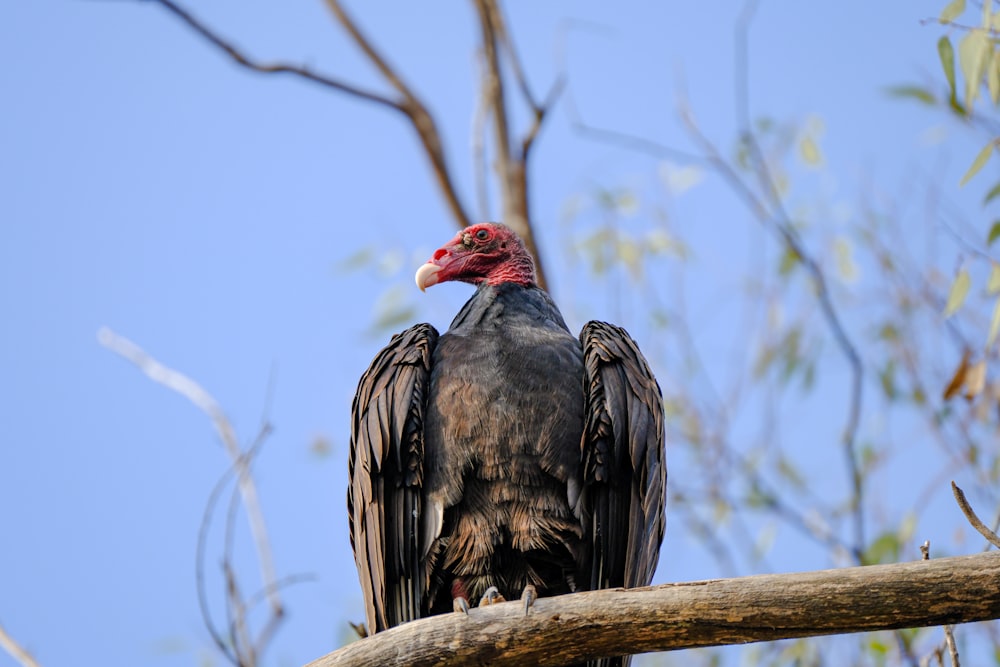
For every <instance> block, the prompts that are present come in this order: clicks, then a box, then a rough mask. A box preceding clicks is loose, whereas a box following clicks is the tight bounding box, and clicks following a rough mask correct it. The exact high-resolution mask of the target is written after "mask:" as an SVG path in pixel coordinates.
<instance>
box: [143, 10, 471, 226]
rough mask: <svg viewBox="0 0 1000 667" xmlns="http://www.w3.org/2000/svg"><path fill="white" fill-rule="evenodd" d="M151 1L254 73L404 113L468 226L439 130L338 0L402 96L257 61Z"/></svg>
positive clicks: (359, 40)
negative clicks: (285, 77)
mask: <svg viewBox="0 0 1000 667" xmlns="http://www.w3.org/2000/svg"><path fill="white" fill-rule="evenodd" d="M154 1H155V2H157V3H159V4H160V5H162V6H163V7H165V8H166V9H168V10H169V11H170V12H171V13H172V14H174V15H175V16H177V17H178V18H180V19H181V20H182V21H183V22H184V23H185V24H187V25H188V27H190V28H191V29H192V30H194V31H195V32H196V33H198V34H199V35H201V36H202V37H203V38H205V39H206V40H207V41H208V42H209V43H211V44H213V45H214V46H216V47H217V48H219V49H221V50H222V51H223V52H225V53H226V54H227V55H228V56H229V57H230V58H232V60H233V61H234V62H236V63H238V64H240V65H242V66H243V67H246V68H247V69H250V70H253V71H254V72H260V73H262V74H291V75H293V76H297V77H299V78H302V79H305V80H307V81H310V82H312V83H316V84H319V85H321V86H324V87H326V88H330V89H333V90H336V91H338V92H341V93H346V94H347V95H351V96H352V97H357V98H358V99H361V100H364V101H367V102H372V103H374V104H377V105H380V106H383V107H387V108H389V109H392V110H394V111H397V112H399V113H401V114H403V115H405V116H406V117H407V118H408V119H409V121H410V124H411V125H412V126H413V129H414V130H415V131H416V133H417V136H418V137H419V138H420V142H421V144H422V145H423V148H424V152H425V153H426V154H427V157H428V159H429V160H430V162H431V168H432V171H433V172H434V176H435V178H436V179H437V182H438V186H439V187H440V189H441V192H442V194H443V195H444V197H445V201H446V202H447V204H448V208H449V209H450V210H451V213H452V215H453V216H454V218H455V221H456V223H457V224H458V226H459V227H460V228H461V227H467V226H468V225H469V224H470V220H471V218H469V216H468V214H467V213H466V211H465V207H464V206H463V205H462V202H461V199H460V197H459V196H458V191H457V189H456V188H455V184H454V181H453V179H452V177H451V172H450V171H449V169H448V164H447V160H446V159H445V154H444V148H443V146H442V142H441V138H440V133H439V132H438V130H437V126H436V124H435V122H434V119H433V117H432V116H431V114H430V113H429V112H428V111H427V108H426V107H425V106H424V105H423V103H422V102H421V101H420V100H419V99H418V98H417V96H416V95H415V94H414V93H413V91H412V90H411V89H410V88H409V87H408V86H407V85H406V84H405V83H404V82H403V80H402V78H401V77H400V76H399V75H398V74H397V73H396V72H395V70H393V69H392V67H390V66H389V65H388V63H387V62H386V60H385V59H384V58H383V57H382V56H381V55H380V54H379V52H378V51H377V50H375V48H374V47H373V46H372V45H371V43H370V42H369V41H368V39H367V38H366V37H365V35H364V34H363V33H362V32H361V31H360V29H359V28H358V27H357V24H355V23H354V21H353V20H352V19H351V18H350V17H349V16H348V15H347V14H346V12H344V10H343V8H342V7H341V5H340V3H339V2H338V1H337V0H325V1H326V4H327V6H328V7H329V8H330V9H331V11H333V13H334V15H335V16H336V17H337V19H338V20H339V21H340V23H341V25H343V26H344V28H345V29H346V30H347V32H348V34H350V35H351V38H352V39H353V40H354V41H355V43H356V44H357V45H358V47H359V48H361V50H362V51H363V52H364V53H365V55H366V56H368V58H369V60H371V61H372V63H373V64H374V65H375V66H376V67H377V68H378V70H379V72H381V74H382V76H383V77H384V78H385V79H386V81H387V82H388V83H389V84H390V85H391V86H392V87H393V88H395V89H396V91H397V92H398V93H399V94H400V96H401V99H398V100H397V99H392V98H391V97H388V96H386V95H382V94H379V93H376V92H373V91H370V90H366V89H364V88H361V87H360V86H356V85H354V84H350V83H347V82H345V81H342V80H340V79H337V78H335V77H332V76H329V75H326V74H318V73H316V72H313V71H312V70H310V69H309V68H308V67H306V66H304V65H293V64H289V63H261V62H258V61H257V60H255V59H253V58H251V57H250V56H248V55H246V54H245V53H244V52H243V51H241V50H240V49H238V48H236V47H235V46H234V45H233V44H232V43H231V42H229V41H228V40H225V39H223V38H222V37H221V36H220V35H219V34H218V33H216V32H215V31H214V30H212V29H211V28H209V27H208V26H207V25H205V24H204V23H202V22H201V21H200V20H198V19H197V18H195V17H194V15H192V14H191V13H190V12H189V11H187V10H186V9H184V8H183V7H181V6H180V5H179V4H177V3H176V2H174V1H173V0H154Z"/></svg>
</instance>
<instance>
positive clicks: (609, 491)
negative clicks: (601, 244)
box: [580, 322, 667, 589]
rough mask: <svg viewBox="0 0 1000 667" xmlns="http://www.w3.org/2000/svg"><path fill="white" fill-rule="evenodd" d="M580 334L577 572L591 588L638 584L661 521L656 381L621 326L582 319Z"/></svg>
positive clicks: (648, 574)
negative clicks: (585, 556) (587, 548)
mask: <svg viewBox="0 0 1000 667" xmlns="http://www.w3.org/2000/svg"><path fill="white" fill-rule="evenodd" d="M580 342H581V343H582V344H583V354H584V366H585V371H584V373H585V376H584V377H585V379H584V387H585V393H586V424H585V426H584V435H583V442H582V452H581V454H582V456H583V466H584V496H583V498H584V503H585V507H584V517H585V522H586V525H585V528H586V530H587V532H588V539H589V540H590V541H591V546H592V552H591V554H590V559H589V562H588V561H585V562H584V564H583V568H584V571H583V573H582V574H583V576H584V577H586V576H587V575H588V574H589V575H590V587H591V588H592V589H596V588H610V587H617V586H625V587H628V588H631V587H635V586H645V585H647V584H649V582H650V580H651V579H652V578H653V572H654V571H655V570H656V563H657V561H658V560H659V553H660V543H661V542H662V541H663V529H664V523H665V520H664V514H663V510H664V499H665V493H666V486H667V469H666V464H665V461H664V452H663V400H662V395H661V393H660V387H659V385H658V384H657V383H656V379H655V378H654V377H653V374H652V372H650V370H649V366H648V364H647V363H646V360H645V358H644V357H643V356H642V353H641V352H639V348H638V347H637V346H636V344H635V341H633V340H632V338H631V337H630V336H629V335H628V333H627V332H626V331H625V330H624V329H622V328H620V327H616V326H613V325H610V324H606V323H604V322H588V323H587V325H586V326H584V328H583V331H582V332H581V333H580Z"/></svg>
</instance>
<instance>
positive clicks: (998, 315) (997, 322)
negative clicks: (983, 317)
mask: <svg viewBox="0 0 1000 667" xmlns="http://www.w3.org/2000/svg"><path fill="white" fill-rule="evenodd" d="M998 331H1000V297H997V302H996V303H995V304H994V305H993V319H991V320H990V333H989V334H988V335H987V336H986V349H989V348H991V347H993V343H994V342H995V341H996V339H997V332H998Z"/></svg>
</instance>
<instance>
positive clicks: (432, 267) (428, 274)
mask: <svg viewBox="0 0 1000 667" xmlns="http://www.w3.org/2000/svg"><path fill="white" fill-rule="evenodd" d="M440 270H441V267H440V266H438V265H437V264H433V263H431V262H427V263H426V264H423V265H421V267H420V268H419V269H417V275H416V276H414V278H416V281H417V287H419V288H420V291H421V292H423V291H425V290H426V289H427V288H428V287H430V286H431V285H437V282H438V277H437V274H438V271H440Z"/></svg>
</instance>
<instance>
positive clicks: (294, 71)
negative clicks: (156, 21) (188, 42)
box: [154, 0, 406, 113]
mask: <svg viewBox="0 0 1000 667" xmlns="http://www.w3.org/2000/svg"><path fill="white" fill-rule="evenodd" d="M154 2H157V3H159V4H160V5H162V6H163V7H164V8H166V9H167V10H169V11H170V12H171V13H172V14H173V15H174V16H176V17H177V18H179V19H181V20H182V21H183V22H184V23H186V24H187V25H188V27H189V28H191V29H192V30H194V31H195V32H196V33H198V34H199V35H201V36H202V37H204V38H205V39H206V40H207V41H208V42H209V43H210V44H212V45H214V46H216V47H218V48H219V49H221V50H222V51H224V52H225V53H226V54H227V55H228V56H229V57H230V58H232V59H233V61H235V62H236V63H237V64H239V65H242V66H243V67H246V68H247V69H249V70H253V71H254V72H260V73H261V74H291V75H293V76H297V77H300V78H303V79H305V80H307V81H311V82H312V83H317V84H319V85H321V86H325V87H327V88H333V89H334V90H337V91H340V92H342V93H347V94H348V95H352V96H354V97H358V98H360V99H362V100H365V101H367V102H373V103H375V104H378V105H381V106H385V107H389V108H390V109H394V110H396V111H400V112H402V113H406V109H404V108H403V106H402V105H401V104H400V103H399V102H397V101H395V100H392V99H390V98H388V97H386V96H384V95H380V94H378V93H375V92H372V91H370V90H365V89H364V88H361V87H359V86H355V85H353V84H350V83H347V82H345V81H341V80H340V79H336V78H334V77H332V76H328V75H326V74H317V73H316V72H313V71H312V70H310V69H309V68H308V67H306V66H304V65H293V64H290V63H262V62H259V61H257V60H254V59H253V58H251V57H250V56H248V55H246V54H245V53H243V52H242V51H240V50H239V49H237V48H236V47H235V46H234V45H233V44H232V43H231V42H229V41H227V40H225V39H223V38H222V37H221V36H220V35H219V34H218V33H216V32H215V31H213V30H212V29H211V28H209V27H208V26H206V25H205V24H204V23H202V22H201V21H200V20H198V19H196V18H195V17H194V15H193V14H191V12H189V11H187V10H186V9H184V8H183V7H181V6H180V5H178V4H177V3H176V2H173V0H154Z"/></svg>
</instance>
